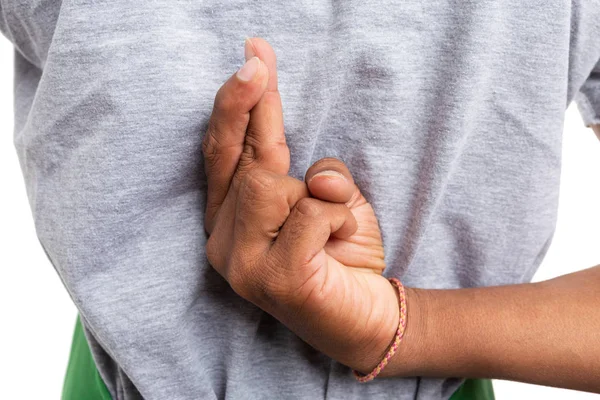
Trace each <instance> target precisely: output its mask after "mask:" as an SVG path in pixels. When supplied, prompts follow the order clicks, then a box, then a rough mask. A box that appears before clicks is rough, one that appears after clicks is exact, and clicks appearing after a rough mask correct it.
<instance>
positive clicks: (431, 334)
mask: <svg viewBox="0 0 600 400" xmlns="http://www.w3.org/2000/svg"><path fill="white" fill-rule="evenodd" d="M408 312H409V314H408V326H407V332H406V337H405V340H404V343H403V344H402V345H401V349H400V353H399V354H397V355H396V356H395V357H394V358H392V361H391V363H390V365H389V366H388V367H387V369H386V370H384V375H388V376H389V375H397V376H416V375H419V376H437V377H449V376H463V377H486V378H497V379H508V380H516V381H522V382H529V383H534V384H542V385H547V386H558V387H564V388H571V389H577V390H586V391H594V392H600V334H599V332H600V266H597V267H594V268H591V269H587V270H584V271H580V272H577V273H573V274H570V275H565V276H562V277H559V278H556V279H552V280H549V281H545V282H541V283H530V284H522V285H511V286H502V287H491V288H476V289H459V290H420V289H409V291H408ZM387 345H388V344H385V345H383V347H385V346H387Z"/></svg>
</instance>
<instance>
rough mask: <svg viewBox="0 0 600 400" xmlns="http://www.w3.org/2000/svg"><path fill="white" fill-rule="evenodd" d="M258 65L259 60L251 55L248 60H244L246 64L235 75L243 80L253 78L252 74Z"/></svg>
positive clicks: (255, 71)
mask: <svg viewBox="0 0 600 400" xmlns="http://www.w3.org/2000/svg"><path fill="white" fill-rule="evenodd" d="M259 65H260V60H259V59H258V57H252V58H251V59H250V60H248V61H246V64H244V66H243V67H242V68H240V70H239V71H238V72H237V77H238V78H239V79H240V80H241V81H244V82H249V81H251V80H252V78H254V75H256V73H257V72H258V66H259Z"/></svg>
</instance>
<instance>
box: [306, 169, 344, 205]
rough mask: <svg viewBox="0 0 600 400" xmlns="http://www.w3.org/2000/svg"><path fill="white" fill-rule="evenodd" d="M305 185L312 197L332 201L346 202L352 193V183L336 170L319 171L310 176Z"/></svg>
mask: <svg viewBox="0 0 600 400" xmlns="http://www.w3.org/2000/svg"><path fill="white" fill-rule="evenodd" d="M307 186H308V190H309V191H310V194H311V195H312V196H313V197H315V198H317V199H320V200H324V201H330V202H332V203H346V202H348V201H350V199H351V198H352V194H353V193H354V183H353V182H350V181H348V180H347V179H346V177H345V176H344V175H343V174H341V173H339V172H337V171H329V170H327V171H321V172H319V173H317V174H315V175H313V176H312V177H310V179H309V180H308V182H307Z"/></svg>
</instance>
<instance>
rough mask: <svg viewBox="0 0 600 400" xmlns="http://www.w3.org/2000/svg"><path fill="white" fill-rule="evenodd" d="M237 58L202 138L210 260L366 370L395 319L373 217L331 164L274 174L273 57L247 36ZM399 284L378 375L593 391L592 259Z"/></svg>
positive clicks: (280, 151)
mask: <svg viewBox="0 0 600 400" xmlns="http://www.w3.org/2000/svg"><path fill="white" fill-rule="evenodd" d="M246 54H247V58H248V59H250V61H249V63H250V64H248V67H247V68H246V69H245V71H244V72H240V73H238V74H235V75H233V76H232V77H231V78H230V80H229V81H227V82H226V83H225V84H224V85H223V87H222V88H221V89H220V90H219V93H218V94H217V97H216V99H215V107H214V110H213V114H212V116H211V123H210V127H209V130H208V132H207V134H206V136H205V139H204V156H205V162H206V171H207V178H208V207H207V212H206V224H205V227H206V230H207V232H208V233H209V235H210V236H209V240H208V243H207V255H208V258H209V261H210V263H211V265H212V266H213V267H214V268H215V269H216V270H217V271H218V272H219V273H220V274H221V275H223V277H224V278H225V279H227V280H228V282H229V283H230V284H231V286H232V288H233V289H234V290H235V291H236V292H237V293H238V294H239V295H240V296H242V297H243V298H245V299H247V300H248V301H251V302H253V303H254V304H256V305H257V306H259V307H261V308H262V309H263V310H265V311H266V312H268V313H270V314H272V315H273V316H274V317H276V318H277V319H279V320H280V321H281V322H282V323H283V324H285V325H286V326H287V327H288V328H290V329H291V330H292V331H294V332H295V333H296V334H297V335H298V336H299V337H301V338H302V339H303V340H305V341H306V342H308V343H309V344H311V345H312V346H313V347H315V348H316V349H318V350H320V351H322V352H323V353H325V354H327V355H328V356H330V357H332V358H334V359H336V360H337V361H339V362H341V363H343V364H346V365H348V366H349V367H352V368H354V369H357V370H359V371H361V372H369V371H370V370H371V369H372V368H373V367H374V366H375V365H376V364H377V363H378V362H379V360H380V359H381V357H382V356H383V355H384V354H385V352H386V350H387V348H388V346H389V345H390V343H391V342H392V339H393V337H394V334H395V330H396V328H397V325H398V319H399V311H398V298H397V294H396V292H395V290H394V288H393V287H392V286H391V284H390V283H389V282H388V281H387V279H385V278H384V277H382V275H381V273H382V271H383V269H384V267H385V263H384V260H383V243H382V241H381V234H380V231H379V226H378V222H377V219H376V217H375V214H374V212H373V209H372V208H371V206H370V205H369V204H368V202H366V200H365V199H364V197H363V196H362V195H361V193H360V190H359V188H358V187H356V185H355V184H354V182H353V180H352V176H351V174H350V171H349V170H348V169H347V168H346V166H345V165H344V164H343V163H342V162H341V161H339V160H335V159H325V160H321V161H319V162H317V163H316V164H314V165H313V166H312V167H311V168H310V169H309V170H308V171H307V174H306V177H305V181H304V182H302V181H298V180H295V179H293V178H291V177H289V176H287V173H288V169H289V149H288V148H287V145H286V144H285V135H284V131H283V115H282V109H281V99H280V96H279V92H278V90H277V74H276V62H275V54H274V52H273V50H272V48H271V47H270V46H269V45H268V43H266V42H265V41H264V40H261V39H258V38H254V39H251V40H249V41H247V43H246ZM253 56H256V57H258V58H254V59H253V58H252V57H253ZM252 63H254V65H252ZM594 130H595V132H596V134H597V135H599V138H600V128H599V127H598V126H595V127H594ZM232 238H233V240H231V239H232ZM406 291H407V302H408V325H407V331H406V335H405V338H404V341H403V342H402V344H401V346H400V349H399V352H398V353H397V355H395V356H394V357H393V358H392V359H391V361H390V364H389V365H388V366H387V367H386V369H385V370H384V372H383V374H382V375H381V376H382V377H383V376H431V377H455V376H462V377H481V378H498V379H510V380H516V381H522V382H528V383H534V384H542V385H550V386H558V387H563V388H570V389H577V390H585V391H592V392H600V334H598V332H600V266H596V267H594V268H590V269H587V270H583V271H580V272H576V273H574V274H569V275H565V276H561V277H559V278H556V279H552V280H549V281H545V282H541V283H529V284H521V285H508V286H502V287H488V288H476V289H455V290H425V289H416V288H407V289H406Z"/></svg>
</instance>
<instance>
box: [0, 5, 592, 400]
mask: <svg viewBox="0 0 600 400" xmlns="http://www.w3.org/2000/svg"><path fill="white" fill-rule="evenodd" d="M0 16H1V17H0V29H1V30H2V31H3V33H4V34H5V36H6V37H7V38H9V39H10V40H11V41H12V42H13V43H14V45H15V49H16V69H15V71H16V75H15V104H16V107H15V133H14V134H15V136H14V138H15V145H16V149H17V151H18V155H19V158H20V162H21V166H22V170H23V175H24V178H25V182H26V186H27V192H28V196H29V199H30V204H31V209H32V213H33V217H34V219H35V225H36V229H37V234H38V237H39V240H40V242H41V244H42V246H43V247H44V249H45V251H46V252H47V254H48V257H49V259H50V260H51V262H52V264H53V265H54V267H55V269H56V271H57V272H58V274H59V275H60V277H61V279H62V281H63V282H64V285H65V287H66V289H67V290H68V292H69V294H70V295H71V297H72V299H73V301H74V303H75V304H76V306H77V308H78V310H79V312H80V313H81V315H82V319H83V321H84V324H85V328H86V335H87V338H88V341H89V342H90V345H91V348H92V351H93V355H94V359H95V360H96V363H97V365H98V368H99V370H100V373H101V375H102V378H103V380H104V381H105V383H106V385H107V387H108V389H109V391H110V393H111V395H112V397H113V398H114V399H128V400H129V399H140V398H145V399H159V400H164V399H173V400H182V399H345V400H349V399H401V400H406V399H418V400H424V399H447V398H449V397H450V396H451V394H452V393H453V392H454V391H455V390H456V388H457V387H458V386H459V385H460V382H461V381H460V380H459V379H447V380H441V379H420V378H410V379H400V378H394V379H378V380H375V381H374V382H371V383H369V384H365V385H362V384H359V383H357V382H355V381H354V379H353V377H352V374H351V371H350V369H349V368H347V367H345V366H343V365H340V364H339V363H337V362H335V361H333V360H331V359H329V358H328V357H326V356H325V355H323V354H321V353H319V352H318V351H316V350H314V349H312V348H311V347H310V346H309V345H307V344H305V343H304V342H302V341H301V340H300V339H298V338H297V337H296V336H295V335H294V334H293V333H292V332H290V331H289V330H288V329H287V328H286V327H285V326H283V325H281V324H280V323H279V322H278V321H276V320H275V319H274V318H272V317H271V316H269V315H267V314H266V313H264V312H263V311H261V310H260V309H258V308H256V307H255V306H253V305H252V304H249V303H247V302H246V301H244V300H242V299H241V298H239V297H238V296H237V295H236V294H235V293H234V292H233V291H232V290H231V289H230V287H229V285H228V284H227V282H226V281H224V280H223V279H222V278H221V277H220V276H219V275H218V274H217V273H216V272H215V271H214V270H213V269H211V267H210V266H209V265H208V263H207V261H206V257H205V255H204V244H205V241H206V236H205V233H204V230H203V210H204V204H205V195H206V180H205V176H204V171H203V167H202V156H201V148H200V146H201V138H202V135H203V133H204V131H205V129H206V125H207V120H208V118H209V115H210V112H211V109H212V103H213V99H214V95H215V93H216V91H217V89H218V88H219V87H220V85H221V84H222V83H223V82H224V81H225V80H226V79H227V78H228V77H229V76H230V75H231V74H232V73H234V72H235V70H236V69H237V68H239V67H240V66H241V64H242V62H243V41H244V38H245V37H246V36H261V37H264V38H265V39H267V40H268V41H269V42H270V43H271V44H272V45H273V47H274V49H275V51H276V53H277V55H278V59H279V77H280V85H279V87H280V90H281V93H282V98H283V110H284V116H285V126H286V136H287V141H288V143H289V146H290V150H291V155H292V166H291V172H290V174H291V175H292V176H294V177H296V178H300V179H301V178H302V177H303V175H304V173H305V171H306V169H307V168H308V167H309V166H310V165H311V164H312V163H313V162H315V161H317V160H318V159H320V158H322V157H326V156H329V157H339V158H340V159H342V160H343V161H345V162H346V163H347V165H348V167H349V168H350V171H352V172H353V174H354V178H355V180H356V182H357V184H358V185H359V187H360V188H361V189H362V190H363V192H364V193H365V196H366V198H367V199H368V200H369V201H370V202H372V204H373V207H374V209H375V212H376V214H377V216H378V217H379V220H380V224H381V228H382V232H383V239H384V245H385V255H386V262H387V269H386V271H385V275H386V276H395V277H399V278H401V279H402V280H403V281H404V282H405V284H406V285H409V286H414V287H421V288H461V287H474V286H488V285H502V284H510V283H519V282H527V281H529V280H530V279H531V278H532V276H533V274H534V272H535V271H536V269H537V268H538V266H539V264H540V262H541V261H542V258H543V257H544V255H545V254H546V251H547V249H548V246H549V245H550V243H551V240H552V235H553V232H554V228H555V222H556V211H557V202H558V192H559V178H560V168H561V136H562V126H563V119H564V114H565V109H566V107H567V105H568V104H569V103H570V102H571V101H572V100H573V99H575V98H577V100H578V102H579V105H580V107H581V109H582V113H583V115H584V118H585V119H584V121H585V122H586V123H587V124H591V123H598V122H600V120H599V113H600V87H599V86H600V85H599V73H600V72H599V71H598V67H597V65H598V61H599V60H600V0H572V1H566V0H530V1H522V0H506V1H502V2H498V1H492V0H477V1H456V0H454V1H452V0H446V1H429V2H422V1H416V0H409V1H402V2H396V1H391V0H382V1H373V0H344V1H310V0H297V1H284V0H277V1H268V2H266V1H264V2H263V1H247V0H227V1H201V0H200V1H199V0H196V1H191V0H178V1H173V0H153V1H144V2H135V3H132V2H131V1H123V0H113V1H110V2H99V1H93V0H64V1H62V2H61V1H58V0H0ZM594 68H595V69H594ZM40 301H43V300H42V299H40ZM450 306H451V305H450ZM440 334H443V332H441V333H440Z"/></svg>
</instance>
